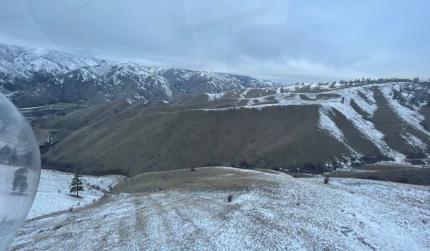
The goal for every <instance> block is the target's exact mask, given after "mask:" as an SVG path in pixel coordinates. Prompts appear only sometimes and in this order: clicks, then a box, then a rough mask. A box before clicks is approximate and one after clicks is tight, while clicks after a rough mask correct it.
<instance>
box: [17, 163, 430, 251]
mask: <svg viewBox="0 0 430 251" xmlns="http://www.w3.org/2000/svg"><path fill="white" fill-rule="evenodd" d="M222 169H223V170H225V172H224V173H223V174H220V175H218V176H217V177H211V178H208V177H202V178H201V179H203V182H204V181H205V180H206V181H207V182H210V179H216V181H217V182H220V183H221V184H222V186H226V187H228V184H230V183H231V184H233V183H234V184H237V183H238V182H239V181H241V182H243V181H244V180H246V181H247V182H245V183H244V184H245V185H244V187H243V189H235V190H228V189H226V190H219V189H214V190H212V191H211V190H208V189H200V190H199V189H194V188H193V189H179V188H178V189H168V190H162V191H157V192H151V193H137V194H136V193H135V194H126V193H120V194H115V195H110V196H109V197H107V198H104V199H102V200H101V201H100V203H97V204H96V205H93V206H91V207H87V208H83V209H81V210H77V211H74V212H64V213H61V214H56V215H50V216H48V217H42V218H40V219H35V220H32V221H29V222H28V223H27V224H26V225H25V226H24V227H23V228H22V229H21V231H20V234H19V236H18V237H17V238H16V239H15V242H14V243H13V244H12V246H11V247H10V250H189V249H191V250H430V187H425V186H414V185H405V184H396V183H390V182H379V181H370V180H356V179H332V180H330V183H329V184H327V185H326V184H323V183H322V182H321V179H317V178H311V179H294V178H292V177H290V176H288V175H283V174H269V173H262V172H257V171H238V170H233V169H230V168H222ZM200 170H201V169H198V170H196V171H195V172H193V173H198V172H199V171H200ZM229 193H232V194H233V200H232V202H231V203H228V202H227V200H226V198H227V195H228V194H229Z"/></svg>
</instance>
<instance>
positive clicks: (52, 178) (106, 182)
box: [27, 170, 121, 219]
mask: <svg viewBox="0 0 430 251" xmlns="http://www.w3.org/2000/svg"><path fill="white" fill-rule="evenodd" d="M72 178H73V174H71V173H64V172H58V171H52V170H42V173H41V175H40V182H39V187H38V191H37V194H36V197H35V199H34V202H33V206H32V208H31V210H30V213H29V215H28V217H27V218H28V219H31V218H34V217H38V216H41V215H45V214H50V213H54V212H58V211H63V210H68V209H70V208H77V207H82V206H85V205H88V204H90V203H94V202H95V201H97V200H98V199H100V198H101V197H102V196H103V195H104V194H105V192H107V191H108V190H109V188H110V187H112V186H114V185H115V184H116V183H117V182H118V180H120V179H121V176H117V175H109V176H102V177H96V176H87V175H84V176H83V177H82V181H83V183H84V191H81V192H80V195H81V198H76V197H74V196H70V193H69V185H70V182H71V181H72Z"/></svg>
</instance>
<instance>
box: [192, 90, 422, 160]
mask: <svg viewBox="0 0 430 251" xmlns="http://www.w3.org/2000/svg"><path fill="white" fill-rule="evenodd" d="M226 96H228V98H229V99H234V100H235V103H236V105H234V106H231V107H225V108H215V109H210V108H209V109H208V108H203V109H201V110H204V111H223V110H224V111H225V110H230V109H241V108H248V109H258V110H262V109H264V108H267V107H276V106H280V107H288V106H306V105H318V106H319V107H320V108H319V127H320V128H321V130H323V131H324V132H325V133H327V134H330V135H331V136H332V137H333V138H335V139H336V140H337V141H339V142H341V143H342V144H344V145H345V147H346V148H348V151H349V152H350V155H351V156H352V155H355V157H356V158H360V157H361V156H363V153H362V152H360V151H359V150H358V149H354V146H353V145H351V144H353V142H351V141H350V139H348V136H346V135H345V132H344V131H343V130H350V127H349V128H345V122H342V121H340V120H341V119H343V120H344V119H346V120H347V123H349V124H350V126H352V127H353V128H354V130H356V131H357V133H358V135H359V136H360V137H362V138H364V139H366V140H368V141H370V142H371V143H372V144H373V145H374V146H375V147H376V148H377V150H378V152H379V153H381V154H382V155H383V156H385V157H387V158H389V159H390V160H394V161H397V162H403V161H405V159H406V158H408V157H409V158H414V157H412V155H415V156H417V155H423V154H424V153H425V152H427V149H428V144H429V142H430V141H429V140H430V138H429V136H430V132H429V131H428V128H426V125H425V123H424V122H425V120H426V116H428V114H427V111H426V110H427V109H428V107H429V101H430V83H427V82H417V83H413V82H384V83H376V84H375V83H373V84H366V83H361V82H358V83H354V84H345V83H343V84H340V83H330V84H319V85H316V84H301V85H295V86H288V87H280V88H275V89H273V88H262V89H252V88H247V89H245V90H241V91H233V92H223V93H217V94H207V99H208V102H213V101H215V100H220V99H223V98H224V97H226ZM377 112H378V114H376V113H377ZM381 116H384V117H387V116H390V119H392V120H393V121H382V122H386V123H389V122H393V123H396V124H398V126H397V128H395V129H394V130H396V132H395V133H396V134H397V136H398V137H399V140H400V141H402V144H403V145H404V146H403V147H399V146H396V147H393V145H394V144H391V145H390V143H392V142H393V140H392V139H390V138H389V137H390V136H391V135H386V133H392V132H385V131H384V130H385V129H386V128H384V126H383V125H381V124H380V122H381V121H380V119H379V117H381ZM339 124H342V125H343V128H341V127H340V126H339ZM391 127H395V126H394V125H391ZM405 146H406V147H405ZM406 148H407V149H406Z"/></svg>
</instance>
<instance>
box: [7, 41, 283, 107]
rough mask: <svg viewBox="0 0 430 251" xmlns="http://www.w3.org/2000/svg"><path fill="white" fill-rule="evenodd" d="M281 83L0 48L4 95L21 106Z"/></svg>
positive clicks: (161, 97) (168, 97) (154, 96)
mask: <svg viewBox="0 0 430 251" xmlns="http://www.w3.org/2000/svg"><path fill="white" fill-rule="evenodd" d="M274 86H278V84H276V83H274V82H271V81H262V80H258V79H255V78H251V77H248V76H241V75H233V74H227V73H214V72H206V71H191V70H185V69H176V68H175V69H174V68H159V67H148V66H143V65H140V64H137V63H132V62H114V61H109V60H102V59H97V58H91V57H84V56H78V55H73V54H70V53H65V52H59V51H53V50H45V49H33V48H24V47H18V46H10V45H1V44H0V91H2V92H3V93H5V94H6V95H8V96H9V97H10V98H11V99H12V100H13V102H14V103H15V104H17V105H18V106H20V107H29V106H37V105H44V104H49V103H57V102H79V101H84V102H88V103H100V102H104V101H112V100H116V99H128V100H129V101H137V100H167V101H170V100H173V99H175V98H176V97H180V96H183V95H187V94H197V93H203V92H208V93H216V92H222V91H228V90H233V89H239V88H250V87H260V88H261V87H274Z"/></svg>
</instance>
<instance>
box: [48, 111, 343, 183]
mask: <svg viewBox="0 0 430 251" xmlns="http://www.w3.org/2000/svg"><path fill="white" fill-rule="evenodd" d="M93 109H96V108H93ZM99 109H100V112H97V110H89V111H88V110H84V111H82V113H79V112H78V113H74V114H70V115H67V116H65V117H63V118H61V119H59V120H60V121H56V122H55V123H53V122H49V123H46V124H42V125H41V126H46V127H49V126H51V127H56V126H58V127H63V124H66V125H69V123H71V125H69V127H71V126H73V124H74V123H76V124H80V121H82V120H86V119H90V118H93V117H97V118H98V119H93V120H91V123H89V125H86V126H83V127H81V128H80V129H78V130H75V131H73V132H71V133H70V134H69V135H68V136H67V137H66V138H64V140H62V141H61V142H59V143H58V144H56V145H55V146H54V147H53V148H52V149H51V151H50V152H49V153H48V154H47V155H46V156H45V157H47V158H48V160H49V161H50V163H51V165H56V166H57V167H62V168H63V169H70V168H75V167H79V168H81V169H82V171H83V172H85V173H108V172H114V173H124V174H131V175H134V174H137V173H141V172H147V171H158V170H171V169H178V168H189V167H192V166H207V165H220V164H224V165H227V164H230V165H240V166H242V167H250V168H290V169H291V168H296V167H300V168H302V169H304V170H306V168H308V169H314V170H315V167H316V166H317V165H321V164H322V163H324V162H325V161H327V160H328V159H330V158H331V156H333V155H340V154H343V153H346V149H345V147H344V146H343V145H342V144H341V143H339V142H337V141H336V140H335V139H333V138H332V137H331V136H329V135H327V134H325V133H324V132H321V130H320V129H319V128H318V127H317V124H318V117H319V116H318V106H317V105H310V106H289V107H267V108H264V110H263V111H260V110H257V109H234V110H227V111H201V110H187V111H175V110H174V108H172V107H166V108H165V109H164V111H163V109H161V108H151V107H149V108H148V107H147V108H145V107H144V106H142V105H141V104H137V105H134V106H131V107H127V108H126V109H124V110H122V111H120V112H117V113H115V112H114V111H113V110H115V109H108V110H106V109H107V108H106V106H100V107H99ZM309 156H312V158H309ZM309 171H310V170H309Z"/></svg>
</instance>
